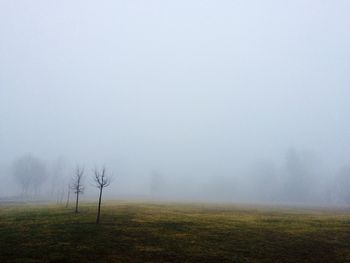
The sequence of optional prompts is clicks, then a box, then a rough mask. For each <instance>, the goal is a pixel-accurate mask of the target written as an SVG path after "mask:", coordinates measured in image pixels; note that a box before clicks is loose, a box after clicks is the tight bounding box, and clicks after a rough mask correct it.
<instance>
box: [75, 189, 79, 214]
mask: <svg viewBox="0 0 350 263" xmlns="http://www.w3.org/2000/svg"><path fill="white" fill-rule="evenodd" d="M78 204H79V192H77V200H76V201H75V213H78Z"/></svg>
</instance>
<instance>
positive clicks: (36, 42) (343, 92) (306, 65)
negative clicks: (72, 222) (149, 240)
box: [0, 0, 350, 204]
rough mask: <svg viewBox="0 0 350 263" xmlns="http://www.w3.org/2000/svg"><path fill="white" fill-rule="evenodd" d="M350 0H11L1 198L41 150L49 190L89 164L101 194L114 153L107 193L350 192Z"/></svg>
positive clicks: (0, 47)
mask: <svg viewBox="0 0 350 263" xmlns="http://www.w3.org/2000/svg"><path fill="white" fill-rule="evenodd" d="M349 10H350V2H349V1H345V0H344V1H342V0H339V1H323V0H319V1H316V0H311V1H303V0H296V1H295V0H293V1H277V0H276V1H270V0H267V1H258V0H251V1H234V0H232V1H229V0H220V1H204V0H203V1H199V0H194V1H183V0H180V1H167V0H153V1H152V0H149V1H141V0H133V1H126V0H125V1H107V0H106V1H86V0H84V1H68V0H64V1H44V0H41V1H39V0H38V1H14V0H3V1H1V2H0V178H1V183H0V197H6V196H19V195H21V194H23V193H22V192H23V189H22V190H21V187H20V185H19V184H18V182H17V181H16V179H15V178H14V177H15V176H14V169H15V168H14V166H15V164H16V160H17V161H18V160H19V159H20V158H21V157H23V156H32V158H37V159H38V160H40V162H41V163H42V164H43V165H44V166H45V169H44V168H43V171H44V170H45V174H46V179H45V180H44V183H43V185H42V186H41V187H40V189H37V190H36V191H34V190H33V194H34V192H35V194H36V195H40V196H42V198H44V197H45V198H48V197H49V196H50V198H53V199H56V198H57V195H58V194H57V193H58V192H59V191H62V192H64V191H65V189H66V187H67V184H68V182H69V178H71V177H72V176H73V174H74V167H76V166H77V165H79V166H81V167H85V184H86V193H85V195H84V196H85V198H88V197H89V196H94V194H97V190H95V189H94V188H93V187H92V186H91V184H90V181H91V176H92V169H93V168H94V167H96V166H97V167H101V166H102V165H106V167H107V171H108V172H109V173H110V174H111V175H113V178H114V180H113V183H112V184H111V186H110V187H109V188H108V189H106V195H107V196H108V197H109V198H141V199H143V198H144V199H146V198H150V199H152V198H153V199H160V200H191V201H193V200H195V201H201V200H203V201H211V200H212V201H228V202H269V203H302V204H310V203H321V204H347V203H348V202H350V168H349V167H350V147H349V145H350V121H349V120H350V103H349V99H350V88H349V84H350V74H349V72H350V48H349V47H350V34H349V28H350V16H349ZM55 167H56V168H55ZM57 167H60V168H57ZM57 171H58V172H57ZM53 192H55V194H52V193H53ZM50 193H51V194H50Z"/></svg>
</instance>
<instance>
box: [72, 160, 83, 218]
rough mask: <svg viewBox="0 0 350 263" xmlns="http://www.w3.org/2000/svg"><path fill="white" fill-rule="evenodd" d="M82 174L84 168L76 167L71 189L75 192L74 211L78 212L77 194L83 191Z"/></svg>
mask: <svg viewBox="0 0 350 263" xmlns="http://www.w3.org/2000/svg"><path fill="white" fill-rule="evenodd" d="M83 175H84V168H79V167H77V168H76V170H75V175H74V177H73V183H72V190H73V191H74V193H75V194H76V201H75V213H78V205H79V194H82V193H83V192H84V186H83Z"/></svg>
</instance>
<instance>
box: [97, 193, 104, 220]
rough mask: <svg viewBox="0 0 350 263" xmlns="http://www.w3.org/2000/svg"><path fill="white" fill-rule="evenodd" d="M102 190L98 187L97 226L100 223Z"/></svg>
mask: <svg viewBox="0 0 350 263" xmlns="http://www.w3.org/2000/svg"><path fill="white" fill-rule="evenodd" d="M102 189H103V187H100V197H99V199H98V210H97V218H96V224H99V223H100V213H101V199H102Z"/></svg>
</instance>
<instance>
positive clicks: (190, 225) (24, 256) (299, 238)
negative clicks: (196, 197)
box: [0, 201, 350, 263]
mask: <svg viewBox="0 0 350 263" xmlns="http://www.w3.org/2000/svg"><path fill="white" fill-rule="evenodd" d="M95 217H96V204H93V203H82V205H81V210H80V213H78V214H74V212H73V208H65V207H63V206H59V205H33V204H0V262H202V263H203V262H350V212H349V211H346V210H336V209H311V208H309V209H306V208H303V209H301V208H283V207H262V206H252V205H247V206H244V205H228V204H187V203H152V202H148V203H143V202H122V201H113V202H112V201H111V202H105V203H104V204H103V207H102V214H101V223H100V224H99V225H96V224H95Z"/></svg>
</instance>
